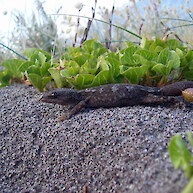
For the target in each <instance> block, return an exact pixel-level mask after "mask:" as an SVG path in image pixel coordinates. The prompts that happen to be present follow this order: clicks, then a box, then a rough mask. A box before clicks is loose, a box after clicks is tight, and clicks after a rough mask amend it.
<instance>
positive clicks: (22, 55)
mask: <svg viewBox="0 0 193 193" xmlns="http://www.w3.org/2000/svg"><path fill="white" fill-rule="evenodd" d="M0 45H2V46H3V47H5V48H7V49H8V50H10V51H12V52H13V53H15V54H16V55H18V56H19V57H21V58H23V59H24V60H28V59H27V58H26V57H25V56H23V55H21V54H19V53H17V52H16V51H14V50H12V49H11V48H9V47H7V46H6V45H4V44H2V43H0Z"/></svg>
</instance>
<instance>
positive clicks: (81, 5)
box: [75, 2, 84, 10]
mask: <svg viewBox="0 0 193 193" xmlns="http://www.w3.org/2000/svg"><path fill="white" fill-rule="evenodd" d="M83 6H84V4H83V3H81V2H79V3H77V4H76V5H75V8H76V9H78V10H81V9H82V8H83Z"/></svg>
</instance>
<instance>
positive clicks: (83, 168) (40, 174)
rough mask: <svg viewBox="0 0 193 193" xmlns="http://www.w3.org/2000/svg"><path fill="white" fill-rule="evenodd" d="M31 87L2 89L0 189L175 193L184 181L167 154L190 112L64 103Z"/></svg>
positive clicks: (190, 120) (189, 121)
mask: <svg viewBox="0 0 193 193" xmlns="http://www.w3.org/2000/svg"><path fill="white" fill-rule="evenodd" d="M40 95H41V94H40V93H39V92H38V91H37V90H35V89H34V88H32V87H26V86H24V85H14V86H10V87H5V88H1V89H0V96H1V97H0V116H1V117H0V138H1V140H0V141H1V143H0V148H1V149H0V155H1V164H0V192H6V193H7V192H11V193H13V192H14V193H17V192H25V193H27V192H30V193H31V192H83V187H84V186H86V187H87V192H118V193H120V192H127V193H128V192H132V193H139V192H142V193H143V192H144V193H150V192H152V193H163V192H164V193H169V192H171V193H175V192H180V191H181V190H182V189H183V187H184V186H185V185H186V184H187V182H188V181H187V179H186V177H185V176H184V173H183V172H182V170H174V167H173V165H172V163H171V161H170V158H169V154H168V144H169V141H170V139H171V137H172V136H174V135H175V134H176V133H181V134H182V135H183V136H184V134H185V132H186V131H187V130H190V129H191V130H192V125H193V111H192V109H190V108H186V109H179V108H174V107H162V106H155V107H150V106H134V107H123V108H110V109H103V108H100V109H87V110H86V111H84V112H82V113H79V114H78V115H76V116H74V117H72V118H71V119H70V120H66V121H63V122H60V123H59V122H57V117H58V116H60V115H61V114H62V112H63V111H64V109H63V108H62V107H61V106H59V105H54V104H46V103H42V102H40V101H39V97H40Z"/></svg>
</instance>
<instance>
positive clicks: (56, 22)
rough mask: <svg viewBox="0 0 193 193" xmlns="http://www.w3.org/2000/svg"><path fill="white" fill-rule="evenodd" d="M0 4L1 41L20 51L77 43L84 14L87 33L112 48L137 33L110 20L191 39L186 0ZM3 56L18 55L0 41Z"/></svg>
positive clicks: (191, 13)
mask: <svg viewBox="0 0 193 193" xmlns="http://www.w3.org/2000/svg"><path fill="white" fill-rule="evenodd" d="M0 4H1V6H0V20H1V25H0V39H1V41H0V43H1V44H4V45H6V46H8V47H9V48H11V49H13V50H15V51H16V52H18V53H20V54H22V53H23V51H24V50H25V48H29V47H30V48H40V49H42V50H44V51H47V52H51V51H52V50H53V48H54V49H55V55H56V56H57V57H60V56H61V55H62V54H63V53H64V51H65V48H66V47H67V46H79V45H80V44H81V40H82V38H83V37H84V35H85V29H86V28H88V23H89V22H88V18H87V17H89V18H90V23H89V25H90V30H89V32H88V37H87V39H96V40H98V41H100V42H102V43H104V44H105V45H106V46H107V47H108V43H109V42H111V46H110V49H111V50H114V51H115V50H116V49H121V48H123V47H124V41H133V42H138V41H139V38H137V37H136V36H134V35H132V34H131V33H128V32H126V31H125V30H122V29H119V28H116V27H114V26H112V25H110V24H115V25H117V26H120V27H122V28H124V29H126V30H129V31H131V32H133V33H135V34H138V35H140V36H146V37H147V38H149V39H152V38H154V37H155V36H158V37H160V38H163V37H165V36H167V35H168V34H170V37H172V38H174V37H175V38H178V39H180V40H181V41H183V42H187V43H188V44H189V45H190V46H192V45H193V38H192V37H193V36H192V31H193V30H192V29H193V1H191V0H190V1H188V0H187V1H184V0H175V1H173V0H108V1H104V0H82V1H81V0H73V1H69V0H57V1H53V0H44V1H41V0H18V1H11V0H8V1H7V0H0ZM78 16H79V17H78ZM81 16H85V17H86V18H84V17H81ZM95 19H97V20H95ZM102 21H105V22H107V23H108V24H107V23H104V22H102ZM8 58H17V56H16V55H15V54H13V53H12V52H10V51H9V50H8V49H6V48H5V47H3V46H1V45H0V62H1V61H2V60H4V59H8Z"/></svg>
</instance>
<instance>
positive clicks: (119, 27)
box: [50, 13, 142, 39]
mask: <svg viewBox="0 0 193 193" xmlns="http://www.w3.org/2000/svg"><path fill="white" fill-rule="evenodd" d="M50 15H67V16H71V17H82V18H86V19H92V18H90V17H87V16H80V15H79V16H78V15H73V14H65V13H64V14H50ZM94 20H95V21H98V22H101V23H105V24H108V25H112V26H114V27H116V28H118V29H121V30H123V31H126V32H128V33H130V34H132V35H134V36H136V37H137V38H139V39H142V37H141V36H139V35H137V34H135V33H133V32H131V31H129V30H127V29H125V28H123V27H121V26H118V25H115V24H112V23H109V22H106V21H103V20H100V19H95V18H94Z"/></svg>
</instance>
